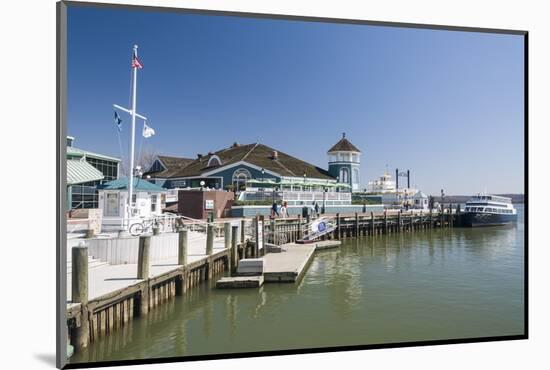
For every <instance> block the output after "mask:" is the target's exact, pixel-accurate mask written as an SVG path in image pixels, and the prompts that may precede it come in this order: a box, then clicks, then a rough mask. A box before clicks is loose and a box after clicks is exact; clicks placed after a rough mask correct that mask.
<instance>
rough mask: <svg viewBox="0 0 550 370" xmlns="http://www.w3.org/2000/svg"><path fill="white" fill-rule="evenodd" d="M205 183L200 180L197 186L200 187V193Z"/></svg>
mask: <svg viewBox="0 0 550 370" xmlns="http://www.w3.org/2000/svg"><path fill="white" fill-rule="evenodd" d="M205 184H206V183H205V182H204V180H201V182H199V185H200V186H201V191H202V188H203V187H204V185H205Z"/></svg>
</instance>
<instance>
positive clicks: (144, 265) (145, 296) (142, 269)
mask: <svg viewBox="0 0 550 370" xmlns="http://www.w3.org/2000/svg"><path fill="white" fill-rule="evenodd" d="M150 246H151V236H149V235H146V236H140V237H139V247H138V266H137V268H138V270H137V278H138V279H145V280H146V279H148V278H149V255H150V254H149V252H150ZM139 301H140V309H139V313H140V315H147V313H148V312H149V285H148V284H147V285H146V286H145V287H144V288H143V289H142V290H141V297H140V300H139Z"/></svg>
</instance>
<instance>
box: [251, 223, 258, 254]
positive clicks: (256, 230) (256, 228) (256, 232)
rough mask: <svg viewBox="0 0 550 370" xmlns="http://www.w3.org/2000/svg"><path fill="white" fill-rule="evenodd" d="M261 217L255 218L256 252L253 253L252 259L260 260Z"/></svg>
mask: <svg viewBox="0 0 550 370" xmlns="http://www.w3.org/2000/svg"><path fill="white" fill-rule="evenodd" d="M259 232H260V217H259V216H256V217H254V240H255V241H256V242H255V243H254V250H253V252H252V258H258V257H259V256H260V252H259V251H260V241H259V238H260V235H259Z"/></svg>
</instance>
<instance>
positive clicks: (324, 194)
mask: <svg viewBox="0 0 550 370" xmlns="http://www.w3.org/2000/svg"><path fill="white" fill-rule="evenodd" d="M327 192H328V188H327V187H326V186H325V187H324V188H323V210H322V212H321V213H322V214H325V210H326V205H327Z"/></svg>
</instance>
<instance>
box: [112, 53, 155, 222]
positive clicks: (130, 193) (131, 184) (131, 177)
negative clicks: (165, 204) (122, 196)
mask: <svg viewBox="0 0 550 370" xmlns="http://www.w3.org/2000/svg"><path fill="white" fill-rule="evenodd" d="M137 48H138V46H137V45H134V49H133V54H132V68H133V69H134V70H133V73H132V107H131V108H130V109H127V108H124V107H121V106H120V105H117V104H113V108H115V109H119V110H121V111H123V112H126V113H128V114H131V115H132V128H131V130H130V173H129V178H128V207H126V217H127V220H128V222H129V221H130V218H131V217H132V197H133V194H134V150H135V149H134V146H135V136H136V117H137V118H140V119H142V120H144V121H147V117H144V116H142V115H140V114H138V113H137V112H136V92H137V70H138V68H141V65H140V64H139V61H138V60H137ZM134 61H135V62H136V63H137V65H136V64H134Z"/></svg>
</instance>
